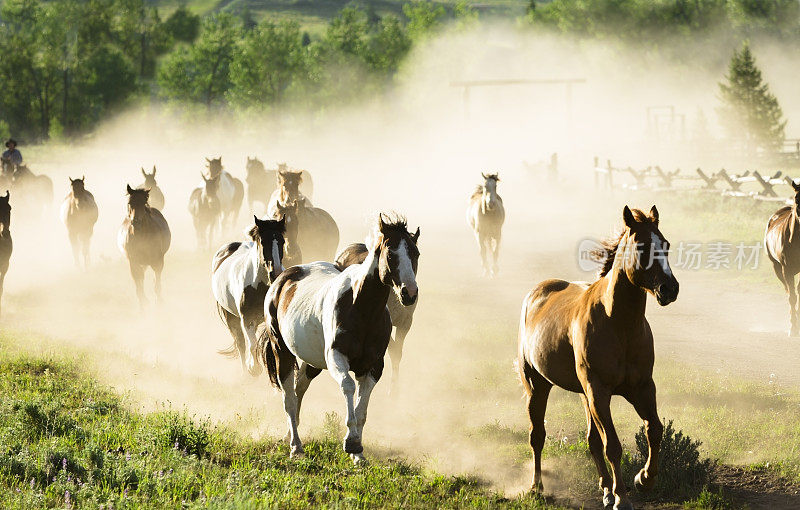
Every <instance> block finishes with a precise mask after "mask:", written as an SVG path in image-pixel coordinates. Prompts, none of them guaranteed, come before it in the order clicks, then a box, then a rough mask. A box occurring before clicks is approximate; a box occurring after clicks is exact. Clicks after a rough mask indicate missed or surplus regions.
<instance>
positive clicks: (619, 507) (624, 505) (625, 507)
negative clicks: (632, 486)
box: [614, 501, 633, 510]
mask: <svg viewBox="0 0 800 510" xmlns="http://www.w3.org/2000/svg"><path fill="white" fill-rule="evenodd" d="M614 510H633V503H631V502H630V501H623V502H621V503H619V504H616V505H614Z"/></svg>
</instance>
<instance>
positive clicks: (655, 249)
mask: <svg viewBox="0 0 800 510" xmlns="http://www.w3.org/2000/svg"><path fill="white" fill-rule="evenodd" d="M650 243H651V244H652V246H651V250H652V251H651V252H650V259H651V260H650V263H651V264H654V263H655V264H658V265H659V266H660V267H661V270H662V271H664V275H665V276H667V277H671V276H672V268H670V267H669V260H667V251H666V250H665V249H664V243H663V242H662V241H661V238H660V237H658V236H657V235H656V233H655V232H651V233H650Z"/></svg>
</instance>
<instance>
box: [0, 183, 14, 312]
mask: <svg viewBox="0 0 800 510" xmlns="http://www.w3.org/2000/svg"><path fill="white" fill-rule="evenodd" d="M10 200H11V194H10V193H9V192H8V190H6V194H5V196H0V301H2V298H3V282H4V281H5V279H6V273H7V272H8V263H9V259H11V252H12V251H13V250H14V242H13V241H12V240H11V204H10V203H9V201H10Z"/></svg>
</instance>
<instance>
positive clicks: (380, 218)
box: [378, 213, 386, 233]
mask: <svg viewBox="0 0 800 510" xmlns="http://www.w3.org/2000/svg"><path fill="white" fill-rule="evenodd" d="M378 229H379V230H380V231H381V233H383V232H384V231H385V230H386V223H385V222H384V221H383V213H378Z"/></svg>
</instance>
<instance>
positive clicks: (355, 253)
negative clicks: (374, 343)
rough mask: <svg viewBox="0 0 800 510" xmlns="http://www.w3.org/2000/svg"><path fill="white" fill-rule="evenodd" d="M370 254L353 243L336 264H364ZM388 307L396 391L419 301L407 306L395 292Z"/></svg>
mask: <svg viewBox="0 0 800 510" xmlns="http://www.w3.org/2000/svg"><path fill="white" fill-rule="evenodd" d="M417 239H419V236H417ZM368 254H369V250H368V249H367V245H366V244H364V243H353V244H351V245H350V246H348V247H347V248H345V249H344V250H342V251H341V252H340V253H339V255H337V256H336V265H337V266H338V267H339V269H340V270H341V271H344V270H345V269H346V268H347V267H349V266H352V265H353V264H362V263H363V262H364V260H365V259H366V258H367V255H368ZM415 274H416V268H415ZM386 307H387V308H388V309H389V317H390V318H391V319H392V326H394V337H392V339H391V341H390V342H389V347H388V351H389V359H390V360H391V362H392V393H396V392H397V389H398V383H399V381H400V360H402V359H403V344H404V343H405V340H406V336H407V335H408V331H409V330H410V329H411V324H412V323H413V322H414V310H416V309H417V302H416V301H415V302H414V303H413V304H411V305H408V306H405V305H403V303H402V301H401V297H400V296H399V295H397V293H394V292H393V293H392V294H391V295H390V296H389V301H388V302H387V303H386Z"/></svg>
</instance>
